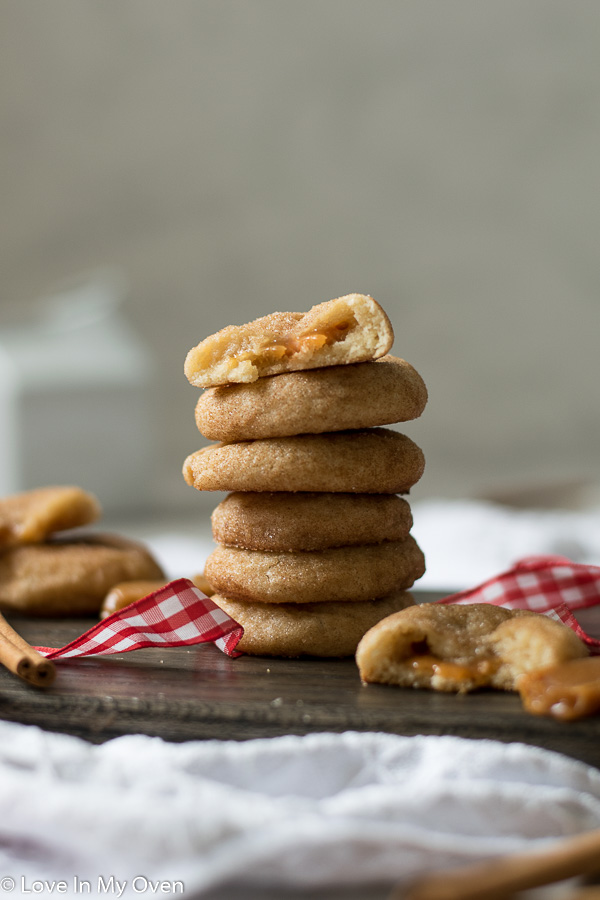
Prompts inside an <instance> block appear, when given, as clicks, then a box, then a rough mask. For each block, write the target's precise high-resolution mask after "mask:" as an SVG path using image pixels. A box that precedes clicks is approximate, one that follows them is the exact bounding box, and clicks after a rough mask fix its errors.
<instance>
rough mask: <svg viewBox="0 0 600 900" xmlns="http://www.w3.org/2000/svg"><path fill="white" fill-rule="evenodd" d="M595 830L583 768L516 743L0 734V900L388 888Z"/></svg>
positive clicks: (588, 777) (11, 729) (382, 737)
mask: <svg viewBox="0 0 600 900" xmlns="http://www.w3.org/2000/svg"><path fill="white" fill-rule="evenodd" d="M597 827H600V771H598V770H596V769H594V768H592V767H589V766H586V765H584V764H582V763H578V762H576V761H574V760H571V759H569V758H567V757H563V756H560V755H558V754H555V753H550V752H547V751H543V750H540V749H537V748H533V747H529V746H525V745H523V744H516V743H513V744H503V743H500V742H495V741H470V740H465V739H462V738H455V737H430V736H427V737H426V736H419V737H398V736H395V735H388V734H379V733H377V734H374V733H364V734H360V733H355V732H347V733H345V734H314V735H309V736H306V737H295V736H286V737H281V738H271V739H264V740H252V741H247V742H240V743H238V742H234V741H225V742H221V741H206V742H200V741H194V742H187V743H184V744H169V743H167V742H165V741H163V740H161V739H160V738H150V737H145V736H141V735H136V736H128V737H121V738H117V739H115V740H112V741H109V742H108V743H106V744H103V745H99V746H94V745H90V744H88V743H86V742H84V741H83V740H80V739H78V738H74V737H69V736H65V735H59V734H51V733H47V732H43V731H41V730H40V729H37V728H35V727H32V726H23V725H15V724H11V723H6V722H0V891H3V892H6V884H5V881H6V879H9V882H8V888H9V889H10V879H13V880H14V885H15V895H16V896H20V895H21V893H18V892H20V891H21V889H24V890H23V893H26V892H27V890H30V896H33V894H32V893H31V890H32V885H33V882H34V881H36V880H37V881H38V882H39V881H41V882H42V883H43V886H44V885H45V886H44V890H43V891H39V890H38V891H34V893H37V895H38V896H41V897H47V896H49V895H50V887H49V886H50V885H51V883H52V881H55V882H59V881H62V882H64V883H65V884H66V886H67V889H66V891H64V892H63V893H62V895H63V896H64V895H68V896H81V895H82V894H83V893H89V895H90V896H99V895H100V894H102V893H104V894H105V895H106V894H108V895H110V896H119V889H120V888H121V886H122V887H123V890H122V891H121V893H120V896H122V897H133V896H139V895H140V894H143V893H146V894H149V895H153V894H154V893H155V892H154V890H152V888H151V887H150V886H149V883H154V884H155V883H156V882H157V881H163V882H164V883H165V884H166V885H167V886H170V887H171V888H172V889H173V890H172V893H174V894H178V895H179V896H181V894H182V892H183V895H184V896H185V897H187V898H190V897H192V896H201V895H202V894H203V893H204V892H206V891H208V890H209V889H211V888H215V887H218V886H223V885H226V884H234V883H237V884H240V885H245V886H246V888H252V887H256V886H260V885H264V886H274V885H279V886H281V887H282V888H285V887H294V888H299V887H309V886H310V887H313V888H316V887H325V886H333V885H338V886H340V885H348V886H350V885H352V886H354V887H356V885H360V884H369V883H373V882H386V881H389V882H390V883H392V882H395V881H396V880H402V879H408V878H412V877H414V876H417V875H419V874H423V873H424V872H426V871H431V870H432V869H434V868H439V867H442V866H448V865H454V864H460V863H464V862H468V861H474V860H478V859H482V858H486V857H490V856H494V855H497V854H502V853H507V852H512V851H519V850H525V849H539V848H540V847H542V846H546V845H547V844H548V840H549V839H552V838H556V837H562V836H567V835H572V834H576V833H578V832H581V831H584V830H587V829H591V828H597ZM100 878H101V879H102V883H101V884H100V882H99V879H100ZM111 878H112V879H113V880H112V882H111ZM86 881H87V882H89V883H90V886H91V889H90V891H89V892H88V891H87V889H86V890H85V891H82V890H81V883H82V882H86ZM117 882H118V884H117ZM179 884H181V885H182V886H183V891H182V890H181V889H180V888H179V887H178V885H179ZM106 885H109V886H110V885H112V890H102V888H103V887H105V886H106ZM99 888H100V889H99ZM54 893H57V891H56V890H55V891H54ZM158 893H161V891H160V890H159V891H158ZM231 896H244V891H243V890H241V893H240V892H238V893H236V892H235V889H232V894H231Z"/></svg>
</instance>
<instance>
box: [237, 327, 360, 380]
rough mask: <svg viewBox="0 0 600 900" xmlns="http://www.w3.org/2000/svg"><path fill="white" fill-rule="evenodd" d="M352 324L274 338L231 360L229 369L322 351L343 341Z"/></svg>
mask: <svg viewBox="0 0 600 900" xmlns="http://www.w3.org/2000/svg"><path fill="white" fill-rule="evenodd" d="M351 326H352V322H346V321H344V322H338V323H337V324H335V325H327V326H319V327H317V328H313V329H312V330H310V331H308V332H306V333H305V334H301V335H298V336H296V335H292V334H286V335H284V336H283V337H281V338H274V339H273V340H271V341H270V342H269V343H268V344H266V345H265V346H264V347H261V348H260V350H258V351H253V350H242V351H241V352H240V353H236V355H235V356H233V357H232V358H231V359H230V360H229V369H230V370H231V369H233V368H235V366H237V365H238V363H241V362H246V361H247V360H250V361H251V362H253V363H255V362H257V361H260V362H262V363H272V362H277V361H279V360H280V359H283V358H284V357H290V356H294V355H295V354H296V353H301V352H303V351H305V350H312V351H313V352H314V351H315V350H320V349H321V348H322V347H325V346H326V345H327V346H329V345H331V344H335V343H336V342H337V341H340V340H342V338H344V337H345V336H346V334H347V333H348V332H349V331H350V328H351Z"/></svg>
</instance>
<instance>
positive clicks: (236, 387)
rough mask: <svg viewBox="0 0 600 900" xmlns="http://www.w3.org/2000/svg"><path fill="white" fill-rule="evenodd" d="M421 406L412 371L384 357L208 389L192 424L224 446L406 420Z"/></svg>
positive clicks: (422, 390)
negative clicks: (221, 442) (246, 441)
mask: <svg viewBox="0 0 600 900" xmlns="http://www.w3.org/2000/svg"><path fill="white" fill-rule="evenodd" d="M426 403H427V389H426V387H425V384H424V382H423V379H422V378H421V376H420V375H419V374H418V372H417V371H416V370H415V369H414V368H413V367H412V366H411V365H410V363H407V362H406V361H405V360H403V359H399V358H397V357H394V356H385V357H383V359H380V360H377V361H375V362H364V363H357V364H356V365H350V366H330V367H329V368H322V369H311V370H308V371H305V372H289V373H286V374H283V375H273V376H270V377H268V378H259V379H258V380H257V381H254V382H252V383H251V384H230V385H227V386H222V387H213V388H209V390H207V391H205V392H204V393H203V394H201V396H200V399H199V400H198V403H197V404H196V425H197V426H198V430H199V431H200V432H201V434H203V435H204V437H207V438H209V439H210V440H213V441H224V442H229V441H245V440H253V439H256V438H269V437H284V436H287V435H294V434H321V433H322V432H325V431H345V430H347V429H355V428H371V427H373V426H376V425H391V424H393V423H395V422H406V421H408V420H410V419H416V418H418V416H420V415H421V413H422V412H423V410H424V408H425V404H426Z"/></svg>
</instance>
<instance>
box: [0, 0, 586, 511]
mask: <svg viewBox="0 0 600 900" xmlns="http://www.w3.org/2000/svg"><path fill="white" fill-rule="evenodd" d="M599 47H600V5H599V4H598V3H596V2H593V0H589V2H585V0H576V2H572V3H564V2H552V0H550V2H548V0H543V2H542V0H528V2H525V3H524V2H522V0H498V2H490V0H454V2H452V3H448V2H443V0H440V2H436V0H410V2H394V0H388V2H383V0H364V2H359V0H302V2H290V0H254V2H253V0H247V2H242V0H172V2H156V0H53V2H52V3H46V2H34V0H1V2H0V155H1V160H2V165H1V168H0V189H1V190H0V194H1V197H2V200H1V205H0V254H1V259H0V262H1V264H0V309H1V313H0V328H1V327H2V325H3V323H4V322H7V321H12V320H14V319H15V317H17V318H18V317H19V316H20V315H21V314H22V313H23V310H26V309H28V307H29V306H30V304H31V303H32V301H33V300H34V299H35V298H37V297H39V296H40V295H42V294H44V293H45V292H47V291H48V290H49V289H50V288H51V287H53V286H54V285H55V284H57V283H59V282H60V281H61V280H62V279H64V278H67V277H70V276H72V275H73V274H77V273H79V272H82V271H86V270H89V269H94V268H95V267H98V266H102V265H106V264H110V265H115V266H118V267H120V268H121V269H122V270H123V271H124V272H125V273H126V275H127V278H128V280H129V286H130V289H129V297H128V302H127V306H126V314H127V317H128V319H129V321H130V322H131V324H132V325H133V326H134V327H135V329H136V330H137V331H138V333H139V334H140V335H141V336H142V337H143V339H144V340H145V341H146V343H147V344H148V346H149V347H150V349H151V351H152V354H153V355H154V356H155V357H156V360H157V366H158V380H157V384H156V386H155V387H153V391H152V404H153V416H154V419H155V422H156V425H157V428H156V437H155V448H154V450H155V467H154V470H153V472H152V473H151V475H150V476H149V487H148V497H151V498H152V499H153V501H154V502H156V503H157V504H158V506H160V507H161V508H167V507H170V508H177V507H179V506H181V507H182V508H186V507H190V508H191V505H192V504H193V503H194V502H196V500H195V496H193V495H194V492H193V491H191V489H189V488H187V487H186V486H185V485H184V484H183V482H182V480H181V476H180V467H181V463H182V460H183V458H184V456H185V455H186V454H187V453H188V452H190V451H192V450H194V449H196V448H197V447H198V446H200V444H201V443H202V442H201V440H200V439H199V436H198V434H197V432H196V430H195V427H194V424H193V414H192V411H193V406H194V401H195V398H196V396H197V392H196V391H195V390H194V389H193V388H191V387H190V386H189V385H188V384H187V382H186V381H185V379H184V377H183V374H182V366H183V359H184V357H185V353H186V351H187V350H188V349H189V348H190V347H191V346H192V345H193V344H195V343H197V341H199V340H200V339H202V338H203V337H205V336H206V335H207V334H209V333H211V332H213V331H215V330H217V329H219V328H220V327H222V326H223V325H225V324H228V323H241V322H244V321H247V320H248V319H251V318H255V317H256V316H259V315H263V314H265V313H267V312H270V311H272V310H274V309H293V310H305V309H308V308H309V307H310V306H312V305H313V304H314V303H317V302H320V301H322V300H326V299H329V298H330V297H334V296H338V295H340V294H343V293H347V292H349V291H362V292H369V293H371V294H373V296H375V297H376V298H377V299H378V300H379V301H380V302H381V303H382V305H383V306H384V307H385V308H386V310H387V311H388V313H389V315H390V317H391V319H392V322H393V324H394V327H395V331H396V343H395V347H394V350H395V352H396V353H397V354H398V355H401V356H404V357H405V358H407V359H409V360H410V361H411V362H412V363H413V364H414V365H415V366H416V367H417V368H418V369H419V371H421V373H422V375H423V376H424V378H425V380H426V382H427V384H428V387H429V391H430V403H429V406H428V408H427V410H426V412H425V414H424V416H423V418H422V419H421V420H420V421H419V422H417V423H414V424H411V425H410V426H407V427H406V431H407V432H408V433H409V434H410V435H411V436H412V437H414V438H415V440H417V441H418V442H419V443H420V444H421V446H422V447H423V448H424V450H425V453H426V456H427V459H428V468H427V472H426V475H425V476H424V478H423V481H422V482H421V485H420V486H419V487H418V488H417V489H416V491H415V495H416V496H417V497H425V496H431V495H441V496H461V495H479V494H482V493H489V492H494V491H501V490H503V489H504V488H505V487H508V486H511V485H513V484H517V485H519V484H528V483H532V484H537V483H539V482H549V483H560V482H562V481H564V480H570V479H589V480H591V481H593V482H595V481H597V480H598V460H599V458H600V424H599V421H598V400H597V395H598V390H597V385H598V372H599V362H598V335H599V331H600V328H599V326H600V302H599V293H600V255H599V253H598V244H599V232H600V200H599V192H598V187H599V185H598V180H599V176H598V172H599V166H598V160H599V158H600V53H599ZM117 449H118V444H117V448H116V450H117ZM102 464H103V465H110V460H107V459H104V460H103V461H102Z"/></svg>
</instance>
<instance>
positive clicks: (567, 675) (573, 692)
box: [517, 656, 600, 722]
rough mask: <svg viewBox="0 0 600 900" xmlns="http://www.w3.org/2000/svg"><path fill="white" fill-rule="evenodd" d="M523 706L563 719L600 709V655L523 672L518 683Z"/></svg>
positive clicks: (544, 714)
mask: <svg viewBox="0 0 600 900" xmlns="http://www.w3.org/2000/svg"><path fill="white" fill-rule="evenodd" d="M517 687H518V690H519V693H520V695H521V700H522V702H523V706H524V707H525V709H526V710H527V712H530V713H533V714H534V715H536V716H553V717H554V718H555V719H560V720H561V721H562V722H571V721H574V720H575V719H582V718H584V717H585V716H591V715H593V714H594V713H596V712H598V711H600V657H598V656H595V657H585V658H584V659H573V660H570V661H569V662H565V663H561V664H560V665H558V666H553V667H552V668H551V669H540V670H538V671H537V672H530V673H528V674H527V675H522V676H521V678H520V679H519V683H518V685H517Z"/></svg>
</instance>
